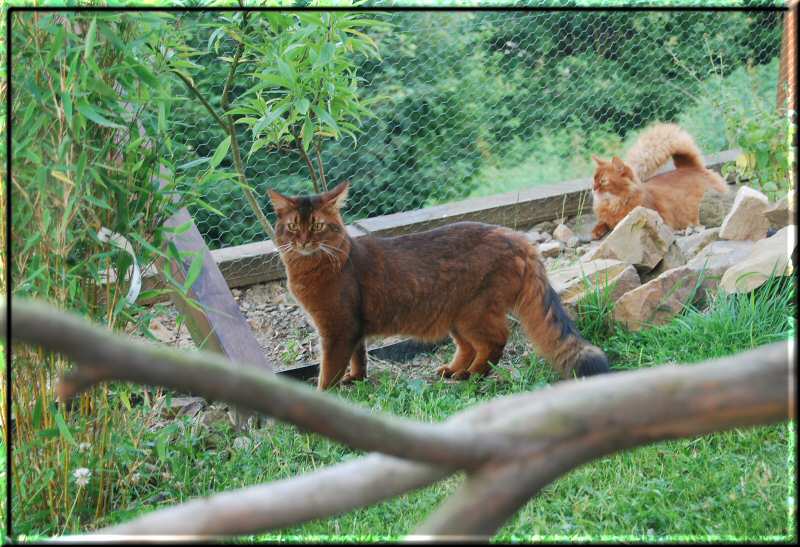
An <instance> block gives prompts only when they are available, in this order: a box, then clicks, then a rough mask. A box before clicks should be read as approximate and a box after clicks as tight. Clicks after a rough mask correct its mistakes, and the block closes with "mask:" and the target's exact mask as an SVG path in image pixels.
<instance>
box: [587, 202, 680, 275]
mask: <svg viewBox="0 0 800 547" xmlns="http://www.w3.org/2000/svg"><path fill="white" fill-rule="evenodd" d="M674 238H675V236H674V235H673V233H672V230H671V229H670V227H669V226H667V225H666V224H665V223H664V221H663V220H662V219H661V216H660V215H659V214H658V213H657V212H655V211H653V210H652V209H647V208H645V207H636V208H635V209H634V210H633V211H631V212H630V213H628V215H627V216H626V217H625V218H624V219H622V221H620V223H619V224H617V225H616V227H615V228H614V230H612V232H611V233H610V234H608V236H607V237H606V238H605V239H604V240H603V241H602V243H601V244H600V245H599V246H598V247H597V248H596V249H595V250H594V251H590V252H589V253H587V254H586V255H584V256H585V257H586V258H585V260H596V259H600V258H607V259H616V260H621V261H623V262H626V263H628V264H633V265H634V266H636V267H637V268H641V269H643V270H645V271H649V270H651V269H653V268H654V267H655V266H656V265H657V264H658V263H659V262H660V261H661V259H662V258H664V255H665V254H666V253H667V250H668V249H669V246H670V244H671V243H672V241H673V240H674Z"/></svg>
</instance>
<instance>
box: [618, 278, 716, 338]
mask: <svg viewBox="0 0 800 547" xmlns="http://www.w3.org/2000/svg"><path fill="white" fill-rule="evenodd" d="M699 276H700V274H699V273H698V271H696V270H693V269H692V268H689V267H688V266H681V267H679V268H673V269H671V270H667V271H666V272H664V273H662V274H661V275H659V276H658V277H657V278H655V279H653V280H651V281H648V282H647V283H645V284H644V285H641V286H640V287H637V288H635V289H633V290H632V291H630V292H627V293H625V294H624V295H622V296H621V297H620V298H619V299H618V300H617V301H616V302H615V303H614V319H615V320H616V321H619V322H621V323H622V324H623V325H625V326H626V327H627V328H628V329H630V330H634V331H635V330H640V329H641V328H643V327H645V326H651V325H663V324H665V323H668V322H669V321H670V320H671V319H672V318H673V317H674V316H675V314H677V313H678V312H680V311H681V310H682V309H683V308H684V306H686V305H687V304H689V303H691V301H692V300H693V299H694V297H696V296H700V295H701V294H702V293H703V291H704V287H702V286H700V287H698V286H697V285H698V280H699Z"/></svg>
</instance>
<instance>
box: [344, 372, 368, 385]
mask: <svg viewBox="0 0 800 547" xmlns="http://www.w3.org/2000/svg"><path fill="white" fill-rule="evenodd" d="M366 379H367V375H366V374H365V373H363V372H359V373H357V374H353V373H352V372H348V373H347V374H345V375H344V377H343V378H342V381H341V383H342V384H352V383H353V382H355V381H357V380H366Z"/></svg>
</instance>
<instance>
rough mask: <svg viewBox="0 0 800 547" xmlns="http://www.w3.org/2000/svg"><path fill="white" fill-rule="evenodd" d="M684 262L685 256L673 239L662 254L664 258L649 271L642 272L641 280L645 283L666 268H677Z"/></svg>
mask: <svg viewBox="0 0 800 547" xmlns="http://www.w3.org/2000/svg"><path fill="white" fill-rule="evenodd" d="M684 264H686V256H685V255H684V254H683V251H682V250H681V248H680V247H679V246H678V244H677V243H676V242H675V241H673V242H672V243H670V246H669V249H667V252H666V254H665V255H664V258H662V259H661V262H659V263H658V265H657V266H656V267H655V268H653V269H652V270H651V271H649V272H646V273H643V274H642V277H641V279H642V282H643V283H647V282H648V281H650V280H651V279H655V278H656V277H658V276H659V275H661V274H662V273H664V272H666V271H667V270H671V269H673V268H678V267H680V266H683V265H684Z"/></svg>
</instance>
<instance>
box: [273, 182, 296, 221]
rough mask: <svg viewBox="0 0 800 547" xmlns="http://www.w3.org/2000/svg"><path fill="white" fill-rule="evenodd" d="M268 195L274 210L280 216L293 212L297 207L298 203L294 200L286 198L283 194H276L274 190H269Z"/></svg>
mask: <svg viewBox="0 0 800 547" xmlns="http://www.w3.org/2000/svg"><path fill="white" fill-rule="evenodd" d="M267 195H268V196H269V199H270V201H271V202H272V208H273V209H275V212H276V213H278V214H279V215H282V214H284V213H286V212H288V211H291V210H292V209H294V208H295V206H296V203H295V201H294V200H293V199H292V198H290V197H286V196H284V195H283V194H280V193H278V192H276V191H275V190H273V189H272V188H269V189H268V190H267Z"/></svg>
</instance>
